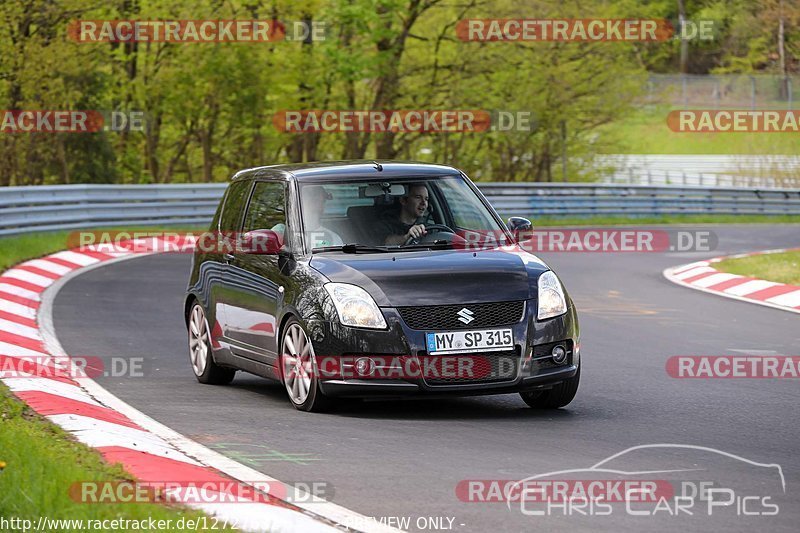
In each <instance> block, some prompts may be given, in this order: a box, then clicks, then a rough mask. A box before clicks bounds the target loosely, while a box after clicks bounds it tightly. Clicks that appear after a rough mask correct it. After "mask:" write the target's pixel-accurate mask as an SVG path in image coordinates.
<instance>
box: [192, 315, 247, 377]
mask: <svg viewBox="0 0 800 533" xmlns="http://www.w3.org/2000/svg"><path fill="white" fill-rule="evenodd" d="M209 331H211V330H210V329H209V328H208V320H206V313H205V311H203V306H201V305H200V304H199V303H197V302H195V303H194V305H192V311H191V312H190V314H189V362H190V363H191V364H192V371H194V376H195V377H196V378H197V381H199V382H200V383H206V384H211V385H227V384H228V383H230V382H231V381H233V377H234V376H235V375H236V370H235V369H233V368H225V367H222V366H219V365H218V364H217V363H215V362H214V354H213V353H212V352H211V341H210V338H209Z"/></svg>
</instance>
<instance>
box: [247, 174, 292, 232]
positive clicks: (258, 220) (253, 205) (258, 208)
mask: <svg viewBox="0 0 800 533" xmlns="http://www.w3.org/2000/svg"><path fill="white" fill-rule="evenodd" d="M285 227H286V200H285V194H284V186H283V183H275V182H266V181H262V182H258V183H256V187H255V189H254V190H253V196H252V198H251V199H250V205H249V206H248V207H247V216H246V217H245V222H244V231H245V232H248V231H252V230H254V229H271V230H273V231H279V232H281V233H283V231H284V229H285Z"/></svg>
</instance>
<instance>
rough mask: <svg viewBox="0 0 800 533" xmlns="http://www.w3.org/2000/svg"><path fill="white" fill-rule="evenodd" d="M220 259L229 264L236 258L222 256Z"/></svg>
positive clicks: (230, 255) (228, 255) (229, 255)
mask: <svg viewBox="0 0 800 533" xmlns="http://www.w3.org/2000/svg"><path fill="white" fill-rule="evenodd" d="M222 258H223V259H224V260H225V262H226V263H230V262H231V261H233V260H234V259H236V257H235V256H234V255H233V254H222Z"/></svg>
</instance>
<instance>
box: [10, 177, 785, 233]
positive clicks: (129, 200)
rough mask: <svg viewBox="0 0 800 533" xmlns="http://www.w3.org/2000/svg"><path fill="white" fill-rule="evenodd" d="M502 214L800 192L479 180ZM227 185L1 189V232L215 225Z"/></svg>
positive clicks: (735, 206) (640, 209)
mask: <svg viewBox="0 0 800 533" xmlns="http://www.w3.org/2000/svg"><path fill="white" fill-rule="evenodd" d="M478 185H479V187H480V188H481V190H482V191H483V193H484V194H485V195H486V196H487V198H488V199H489V201H490V202H491V203H492V204H493V205H494V206H495V208H496V209H497V211H498V212H499V213H500V214H501V215H502V216H503V217H507V216H512V215H517V216H528V217H531V218H533V219H534V220H535V219H536V217H541V216H556V217H558V216H591V215H622V216H631V217H637V216H644V215H675V214H726V215H747V214H766V215H800V189H779V188H771V189H757V188H745V187H727V188H721V187H716V188H703V187H683V186H667V185H665V186H649V185H620V184H597V183H563V184H562V183H479V184H478ZM225 187H226V184H225V183H213V184H186V185H53V186H40V187H4V188H0V235H15V234H20V233H27V232H33V231H55V230H70V229H77V228H91V227H101V226H103V227H110V226H127V227H131V226H147V225H185V226H202V225H205V224H208V222H209V220H210V219H211V217H212V216H213V214H214V210H215V209H216V207H217V203H218V202H219V199H220V198H221V197H222V193H223V191H224V190H225Z"/></svg>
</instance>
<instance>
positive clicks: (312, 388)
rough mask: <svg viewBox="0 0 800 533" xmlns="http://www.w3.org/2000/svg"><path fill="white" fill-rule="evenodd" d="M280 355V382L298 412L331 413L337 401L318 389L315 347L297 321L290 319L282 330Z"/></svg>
mask: <svg viewBox="0 0 800 533" xmlns="http://www.w3.org/2000/svg"><path fill="white" fill-rule="evenodd" d="M280 354H281V356H280V362H279V366H280V372H281V381H283V384H284V386H285V387H286V392H287V394H288V395H289V400H290V401H291V402H292V405H293V406H294V407H295V409H297V410H299V411H307V412H313V413H319V412H323V411H327V410H329V409H330V408H331V407H332V406H333V403H334V402H333V400H331V399H330V398H328V397H327V396H325V394H323V392H322V390H321V389H320V387H319V372H318V371H317V362H316V355H315V354H314V346H313V344H312V342H311V339H309V338H308V334H307V333H306V331H305V330H304V329H303V326H301V325H300V322H298V321H297V319H295V318H290V319H289V321H288V322H287V323H286V326H285V327H284V329H283V335H282V336H281V351H280Z"/></svg>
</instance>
